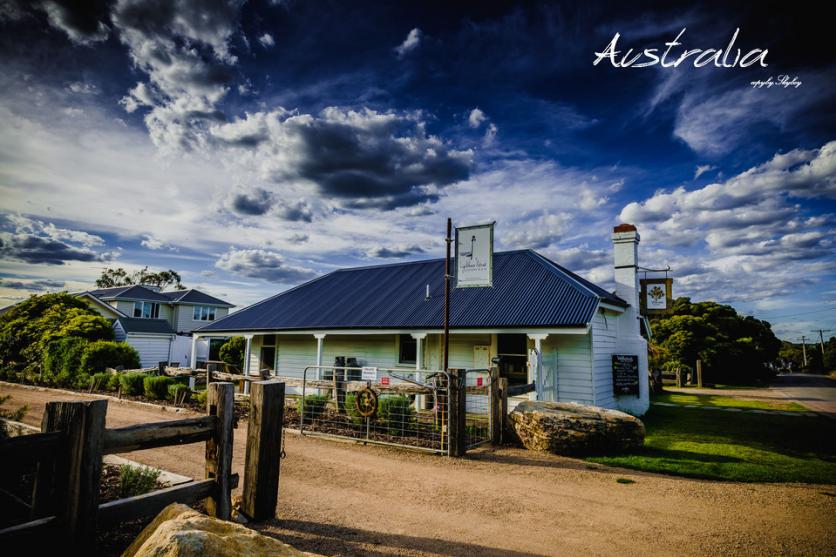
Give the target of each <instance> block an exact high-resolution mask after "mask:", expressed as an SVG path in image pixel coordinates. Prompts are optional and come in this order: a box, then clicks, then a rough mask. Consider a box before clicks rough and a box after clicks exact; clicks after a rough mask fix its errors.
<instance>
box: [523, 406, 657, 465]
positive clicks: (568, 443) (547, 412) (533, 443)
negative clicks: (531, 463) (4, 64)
mask: <svg viewBox="0 0 836 557" xmlns="http://www.w3.org/2000/svg"><path fill="white" fill-rule="evenodd" d="M508 417H509V422H510V425H511V428H512V429H513V430H514V433H516V435H517V436H518V437H519V439H520V441H521V442H522V444H523V446H524V447H525V448H527V449H530V450H533V451H546V452H550V453H555V454H563V455H581V454H600V453H608V452H617V451H624V450H629V449H634V448H638V447H641V446H642V444H643V443H644V424H643V423H642V422H641V420H639V419H638V418H636V417H635V416H631V415H630V414H625V413H624V412H619V411H618V410H609V409H607V408H599V407H597V406H584V405H583V404H578V403H575V402H542V401H536V402H535V401H528V400H527V401H523V402H521V403H520V404H518V405H517V407H516V408H514V410H513V411H512V412H511V413H510V414H509V415H508Z"/></svg>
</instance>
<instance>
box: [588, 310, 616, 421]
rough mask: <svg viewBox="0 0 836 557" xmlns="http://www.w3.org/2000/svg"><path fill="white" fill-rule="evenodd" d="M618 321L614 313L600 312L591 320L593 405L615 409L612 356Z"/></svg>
mask: <svg viewBox="0 0 836 557" xmlns="http://www.w3.org/2000/svg"><path fill="white" fill-rule="evenodd" d="M618 319H620V316H619V315H618V314H616V313H615V312H609V311H604V313H602V312H601V311H600V310H599V311H597V312H596V313H595V317H594V318H593V320H592V370H593V375H594V377H595V405H596V406H603V407H605V408H615V407H616V399H615V396H614V394H613V390H612V355H613V354H616V353H617V350H616V343H617V341H618Z"/></svg>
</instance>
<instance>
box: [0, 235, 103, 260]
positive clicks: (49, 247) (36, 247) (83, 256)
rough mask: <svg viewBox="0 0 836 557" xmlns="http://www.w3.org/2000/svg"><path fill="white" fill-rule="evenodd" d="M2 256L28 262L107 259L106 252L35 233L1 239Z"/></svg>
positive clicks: (0, 253) (0, 254) (0, 250)
mask: <svg viewBox="0 0 836 557" xmlns="http://www.w3.org/2000/svg"><path fill="white" fill-rule="evenodd" d="M0 256H2V257H4V258H9V259H18V260H21V261H25V262H27V263H45V264H47V265H63V264H64V263H65V262H66V261H105V260H107V259H108V256H107V255H106V254H98V253H96V252H94V251H93V250H91V249H89V248H85V247H75V246H71V245H70V244H68V243H66V242H62V241H59V240H54V239H51V238H44V237H40V236H34V235H25V234H15V235H13V236H10V237H5V238H2V239H0Z"/></svg>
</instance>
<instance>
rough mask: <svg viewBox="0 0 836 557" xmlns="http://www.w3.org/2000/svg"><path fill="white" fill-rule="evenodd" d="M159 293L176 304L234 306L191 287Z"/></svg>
mask: <svg viewBox="0 0 836 557" xmlns="http://www.w3.org/2000/svg"><path fill="white" fill-rule="evenodd" d="M160 294H162V295H163V296H165V297H166V298H168V299H169V300H171V301H172V302H175V303H178V304H197V305H200V304H203V305H212V306H226V307H235V306H234V305H232V304H230V303H229V302H224V301H223V300H221V299H220V298H215V297H214V296H210V295H209V294H207V293H205V292H201V291H200V290H195V289H194V288H191V289H189V290H174V291H172V292H160Z"/></svg>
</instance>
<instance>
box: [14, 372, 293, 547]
mask: <svg viewBox="0 0 836 557" xmlns="http://www.w3.org/2000/svg"><path fill="white" fill-rule="evenodd" d="M252 387H253V396H252V397H251V399H250V424H249V427H248V431H247V449H246V468H245V470H246V472H245V479H244V498H243V504H242V508H241V511H242V512H243V513H244V514H245V515H247V516H248V517H249V518H251V519H254V520H263V519H266V518H270V517H272V516H274V515H275V510H276V503H277V498H278V484H279V456H278V455H279V453H280V451H281V430H282V425H281V424H282V418H283V413H284V384H283V383H279V382H275V381H264V382H258V383H253V384H252ZM233 390H234V387H233V384H232V383H212V384H210V385H209V387H208V389H207V401H206V404H207V415H206V416H200V417H197V418H188V419H184V420H175V421H166V422H156V423H149V424H141V425H134V426H129V427H124V428H117V429H107V428H105V415H106V413H107V400H91V401H71V402H63V401H61V402H49V403H47V405H46V409H45V411H44V416H43V422H42V424H41V431H42V432H41V433H37V434H32V435H23V436H19V437H14V438H12V439H9V440H6V441H3V442H2V443H0V462H3V461H4V460H6V459H14V461H15V462H17V463H21V462H26V461H28V462H37V463H38V466H37V476H36V479H35V485H34V490H33V493H32V504H31V506H30V516H29V518H30V521H29V522H25V523H23V524H18V525H15V526H12V527H9V528H6V529H4V530H0V547H3V546H5V547H9V546H7V545H6V544H7V543H13V542H19V541H23V540H27V541H30V542H32V541H35V542H37V541H38V540H40V541H42V542H43V541H45V540H51V541H52V543H55V540H61V541H62V542H64V541H66V542H68V543H70V544H73V545H75V546H82V547H83V546H89V545H90V544H91V543H92V541H93V539H94V534H95V532H96V528H107V527H110V526H114V525H118V524H119V523H121V522H123V521H126V520H134V519H138V518H144V517H148V516H153V515H155V514H157V513H158V512H159V511H160V510H162V509H163V508H164V507H165V506H167V505H169V504H170V503H173V502H179V503H185V504H190V503H194V502H197V501H200V500H202V499H205V500H206V509H207V512H208V513H209V514H210V515H211V516H215V517H218V518H221V519H224V520H228V519H229V518H230V514H231V512H232V502H231V491H232V489H234V488H236V487H237V486H238V475H237V474H233V473H232V449H233V427H234V424H233V402H234V393H233ZM197 442H205V443H206V452H205V455H206V457H205V470H206V479H204V480H198V481H191V482H188V483H185V484H181V485H177V486H174V487H169V488H165V489H160V490H157V491H152V492H150V493H146V494H143V495H138V496H136V497H129V498H125V499H118V500H116V501H110V502H107V503H103V504H99V485H100V480H101V468H102V456H103V455H106V454H112V453H125V452H130V451H136V450H143V449H151V448H156V447H164V446H170V445H181V444H187V443H197Z"/></svg>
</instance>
